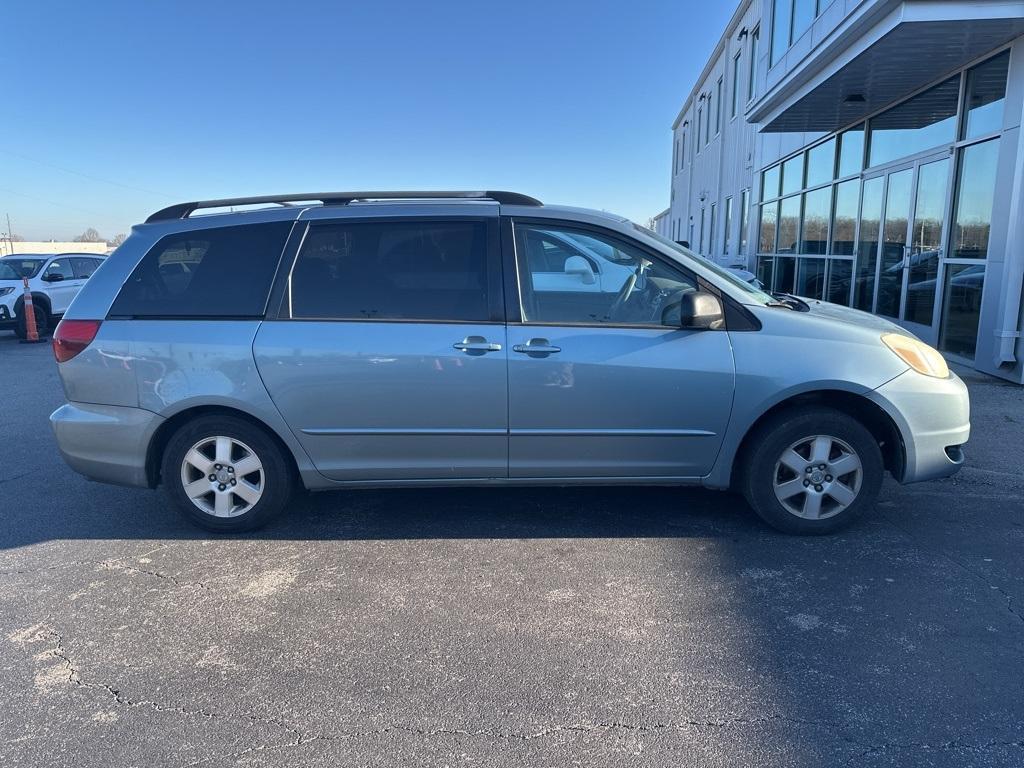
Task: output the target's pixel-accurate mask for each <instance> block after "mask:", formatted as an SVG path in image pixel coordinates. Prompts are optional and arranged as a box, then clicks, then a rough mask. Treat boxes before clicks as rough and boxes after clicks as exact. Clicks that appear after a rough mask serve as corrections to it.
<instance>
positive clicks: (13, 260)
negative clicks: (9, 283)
mask: <svg viewBox="0 0 1024 768" xmlns="http://www.w3.org/2000/svg"><path fill="white" fill-rule="evenodd" d="M45 262H46V259H33V258H25V257H23V256H5V257H4V258H2V259H0V280H21V278H23V277H29V278H31V277H35V276H36V275H37V274H38V273H39V270H40V269H42V268H43V264H44V263H45Z"/></svg>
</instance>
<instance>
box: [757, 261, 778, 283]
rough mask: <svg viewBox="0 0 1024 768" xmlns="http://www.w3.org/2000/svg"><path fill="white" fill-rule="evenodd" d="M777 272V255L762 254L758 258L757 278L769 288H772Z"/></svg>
mask: <svg viewBox="0 0 1024 768" xmlns="http://www.w3.org/2000/svg"><path fill="white" fill-rule="evenodd" d="M774 274H775V257H774V256H761V257H760V258H758V260H757V279H758V280H760V281H761V283H762V284H763V285H764V286H765V288H767V289H768V290H771V287H772V276H773V275H774Z"/></svg>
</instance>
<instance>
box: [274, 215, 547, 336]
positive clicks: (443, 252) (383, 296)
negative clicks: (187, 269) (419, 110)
mask: <svg viewBox="0 0 1024 768" xmlns="http://www.w3.org/2000/svg"><path fill="white" fill-rule="evenodd" d="M562 247H564V244H561V245H560V244H558V243H545V244H543V247H542V248H540V249H539V250H538V251H537V252H536V253H535V254H533V259H534V260H535V261H534V265H535V266H536V267H537V269H544V270H550V269H551V268H552V265H553V264H555V263H557V261H558V259H559V258H560V248H562ZM487 275H488V270H487V239H486V225H485V224H484V223H483V222H470V221H404V222H401V221H380V222H355V223H348V222H331V223H326V224H315V225H312V226H311V227H310V229H309V232H308V233H307V234H306V238H305V240H304V241H303V244H302V249H301V250H300V251H299V254H298V257H297V258H296V260H295V265H294V266H293V267H292V272H291V275H290V277H289V281H288V303H289V307H290V314H291V316H292V317H293V318H306V319H331V320H338V319H344V320H434V321H437V322H444V321H454V322H460V321H461V322H474V321H476V322H482V321H486V320H488V319H489V317H490V313H489V307H488V290H487V285H488V281H487Z"/></svg>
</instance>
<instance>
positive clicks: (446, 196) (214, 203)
mask: <svg viewBox="0 0 1024 768" xmlns="http://www.w3.org/2000/svg"><path fill="white" fill-rule="evenodd" d="M310 200H319V201H320V202H321V203H323V204H324V205H348V204H349V203H351V202H353V201H354V200H493V201H494V202H496V203H503V204H505V205H529V206H534V207H535V206H540V205H543V203H541V201H540V200H537V199H536V198H534V197H530V196H529V195H523V194H520V193H519V192H502V191H500V190H495V191H489V192H465V191H458V192H426V191H422V190H419V191H405V192H398V191H391V192H306V193H300V194H292V195H263V196H261V197H226V198H223V199H221V200H197V201H195V202H191V203H178V204H176V205H170V206H168V207H166V208H162V209H161V210H159V211H157V212H156V213H154V214H153V215H152V216H150V217H149V218H148V219H146V223H147V224H149V223H150V222H154V221H168V220H171V219H187V218H188V217H189V216H190V215H191V214H193V213H195V212H196V211H198V210H200V209H201V208H227V207H230V206H233V205H258V204H260V203H268V204H277V205H288V204H289V203H299V202H308V201H310Z"/></svg>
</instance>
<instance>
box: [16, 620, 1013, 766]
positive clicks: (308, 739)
mask: <svg viewBox="0 0 1024 768" xmlns="http://www.w3.org/2000/svg"><path fill="white" fill-rule="evenodd" d="M26 632H32V634H25V635H23V636H22V637H21V638H20V641H21V642H22V643H34V642H37V641H41V640H48V641H50V642H51V643H52V644H53V647H51V648H50V649H49V650H48V652H49V654H50V655H51V656H53V657H54V658H56V659H58V660H59V661H60V663H61V667H62V670H63V672H64V673H65V680H66V682H67V683H68V684H70V685H73V686H76V687H80V688H84V689H87V690H91V691H98V692H100V693H102V694H103V695H105V696H106V697H108V698H110V699H112V700H114V701H115V702H116V703H117V704H119V705H121V706H123V707H126V708H146V709H151V710H153V711H156V712H161V713H173V714H178V715H183V716H188V717H201V718H204V719H208V720H214V719H222V720H244V721H246V722H249V723H251V724H255V725H269V726H274V727H277V728H280V729H282V730H283V731H285V732H286V733H288V734H290V736H291V737H292V738H291V739H290V740H288V741H281V742H271V743H266V744H254V745H252V746H249V747H247V748H245V749H242V750H238V751H235V752H231V753H226V754H215V755H208V756H206V757H202V758H200V759H198V760H196V761H194V762H192V763H189V764H188V765H189V766H190V767H191V766H198V765H203V764H206V763H211V762H214V761H222V760H229V759H237V758H240V757H244V756H245V755H249V754H254V753H257V752H265V751H272V750H282V749H292V748H295V747H299V746H303V745H306V744H310V743H313V742H318V741H326V742H341V741H348V740H355V739H371V738H375V737H386V736H390V735H395V734H406V735H412V736H417V737H423V738H431V737H436V736H462V737H466V738H489V739H494V740H506V741H532V740H535V739H543V738H547V737H550V736H552V735H555V734H559V733H595V732H613V731H626V732H637V733H655V732H658V731H677V732H679V731H683V732H685V731H691V730H696V731H698V732H699V731H701V730H705V731H707V730H721V729H728V728H741V727H749V726H759V725H768V724H770V723H785V724H787V725H789V726H805V727H813V728H824V729H827V730H828V731H829V732H831V733H832V735H833V736H834V737H835V738H836V739H838V740H840V741H843V742H845V743H847V744H849V745H851V746H853V747H857V748H859V749H860V750H861V751H860V752H859V754H857V755H855V756H854V757H852V758H851V760H849V761H848V762H847V764H852V763H854V762H855V761H857V760H860V759H863V758H865V757H869V756H871V755H873V754H879V753H882V752H887V751H896V750H925V751H931V750H934V751H949V750H954V749H963V750H969V751H976V752H977V751H985V750H991V749H996V748H1024V740H1018V741H1012V740H1009V741H997V740H991V741H985V742H977V743H973V742H970V741H967V740H964V739H962V738H957V739H953V740H950V741H947V742H942V743H938V744H931V743H924V742H922V743H916V742H895V741H894V742H884V743H881V744H866V743H864V742H863V741H860V740H858V739H854V738H852V737H849V736H846V735H844V734H842V733H840V732H839V727H840V726H839V724H837V723H834V722H830V721H826V720H811V719H805V718H798V717H790V716H786V715H781V714H775V715H758V716H753V717H729V718H723V719H704V720H699V719H690V720H681V721H679V722H672V723H661V722H654V723H647V724H644V723H625V722H618V721H611V722H596V723H586V722H579V723H569V724H564V725H551V726H548V727H543V728H540V729H539V730H534V731H522V732H520V731H503V730H499V729H494V728H480V729H468V728H454V727H446V728H433V729H428V728H415V727H413V726H406V725H389V726H385V727H382V728H376V729H369V730H356V731H349V732H342V733H336V734H325V733H322V732H321V733H310V732H309V730H303V729H300V728H298V727H296V726H294V725H292V724H290V723H289V722H287V721H285V720H284V719H282V718H277V717H265V716H258V715H252V714H237V713H228V712H217V711H213V710H208V709H203V708H201V707H185V706H176V705H171V704H166V703H161V702H157V701H152V700H149V699H134V698H132V697H130V696H128V695H126V694H124V693H123V692H122V691H121V690H120V689H119V688H116V687H114V686H112V685H109V684H107V683H101V682H92V681H88V680H84V679H83V678H82V674H81V672H80V670H79V669H78V667H77V666H76V665H75V663H74V661H73V660H72V658H71V656H70V654H69V653H68V652H67V649H66V648H65V646H64V638H63V636H62V635H61V634H60V633H59V632H57V631H56V630H55V629H53V628H52V627H50V626H48V625H46V624H39V625H36V626H35V627H32V628H30V629H29V630H26Z"/></svg>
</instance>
